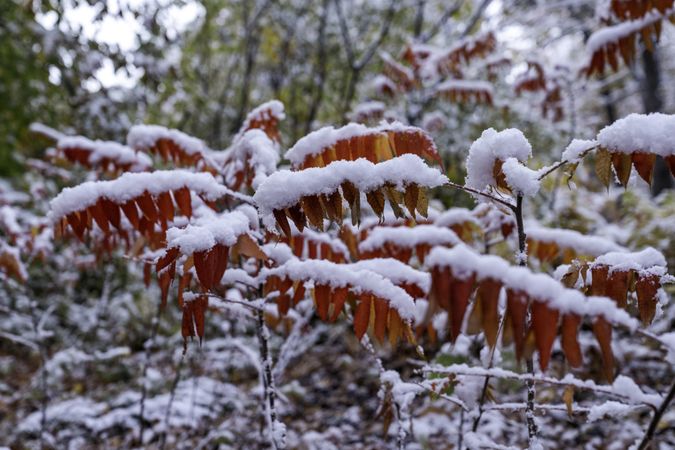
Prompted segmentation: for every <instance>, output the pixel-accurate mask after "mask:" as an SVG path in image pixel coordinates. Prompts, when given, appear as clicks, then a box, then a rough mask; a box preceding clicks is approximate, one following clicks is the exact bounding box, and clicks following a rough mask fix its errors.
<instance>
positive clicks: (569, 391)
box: [563, 384, 574, 418]
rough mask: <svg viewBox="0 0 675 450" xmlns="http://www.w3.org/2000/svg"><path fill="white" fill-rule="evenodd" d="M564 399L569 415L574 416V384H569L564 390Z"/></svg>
mask: <svg viewBox="0 0 675 450" xmlns="http://www.w3.org/2000/svg"><path fill="white" fill-rule="evenodd" d="M563 401H564V402H565V407H566V408H567V416H568V417H570V418H571V417H572V415H573V414H574V409H573V407H572V405H573V404H574V386H573V385H571V384H570V385H567V386H566V387H565V390H564V391H563Z"/></svg>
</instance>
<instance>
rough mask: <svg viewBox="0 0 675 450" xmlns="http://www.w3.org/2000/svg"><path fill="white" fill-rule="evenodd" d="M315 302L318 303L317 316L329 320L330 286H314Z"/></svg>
mask: <svg viewBox="0 0 675 450" xmlns="http://www.w3.org/2000/svg"><path fill="white" fill-rule="evenodd" d="M314 300H315V301H316V314H317V315H318V316H319V317H320V318H321V320H328V308H329V306H330V286H329V285H327V284H317V285H316V286H314Z"/></svg>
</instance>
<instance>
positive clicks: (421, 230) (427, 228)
mask: <svg viewBox="0 0 675 450" xmlns="http://www.w3.org/2000/svg"><path fill="white" fill-rule="evenodd" d="M460 242H461V241H460V239H459V238H458V237H457V235H456V234H455V233H454V232H453V231H452V230H449V229H447V228H441V227H437V226H435V225H417V226H415V227H412V228H410V227H376V228H373V229H372V230H370V232H369V233H368V237H366V239H364V240H363V241H361V242H360V243H359V252H371V251H374V250H377V249H379V248H382V247H384V245H385V244H387V243H390V244H393V245H395V246H397V247H404V248H414V247H415V246H417V245H419V244H427V245H431V246H435V245H448V246H451V245H457V244H459V243H460Z"/></svg>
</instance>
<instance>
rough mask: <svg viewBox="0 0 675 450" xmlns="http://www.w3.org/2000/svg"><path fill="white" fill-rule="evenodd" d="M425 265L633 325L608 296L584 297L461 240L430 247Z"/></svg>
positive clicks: (566, 310) (561, 308) (564, 309)
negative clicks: (495, 281) (449, 246)
mask: <svg viewBox="0 0 675 450" xmlns="http://www.w3.org/2000/svg"><path fill="white" fill-rule="evenodd" d="M425 266H426V267H427V268H433V267H449V268H451V269H452V274H453V276H454V277H456V278H459V279H466V278H468V277H469V276H471V274H475V275H476V278H477V280H483V279H486V278H490V279H493V280H497V281H500V282H501V283H502V284H503V285H504V286H505V287H507V288H509V289H512V290H514V291H521V292H524V293H526V294H527V295H528V296H529V297H530V298H531V299H532V300H534V301H539V302H545V303H546V304H548V305H550V306H551V307H552V308H554V309H556V310H558V311H560V312H561V313H575V314H578V315H581V316H585V315H589V316H598V315H602V316H604V317H605V318H606V319H607V320H609V321H610V322H613V323H618V324H622V325H625V326H626V327H628V328H630V329H631V330H632V329H635V327H637V321H636V320H635V319H633V318H631V317H630V316H629V315H628V313H626V311H624V310H622V309H619V308H617V307H616V304H615V302H614V301H613V300H611V299H609V298H605V297H586V296H585V295H584V294H583V293H581V292H579V291H577V290H574V289H567V288H565V287H564V286H563V285H562V284H561V283H560V282H558V281H557V280H556V279H555V278H553V277H551V276H549V275H547V274H543V273H534V272H532V271H531V270H530V269H528V268H526V267H516V266H511V265H510V264H509V263H508V262H507V261H506V260H504V259H502V258H500V257H498V256H493V255H480V254H478V253H476V252H475V251H474V250H472V249H471V248H469V247H467V246H466V245H463V244H460V245H457V246H455V247H453V248H451V249H447V248H443V247H436V248H434V249H432V250H431V252H430V253H429V255H428V256H427V257H426V259H425Z"/></svg>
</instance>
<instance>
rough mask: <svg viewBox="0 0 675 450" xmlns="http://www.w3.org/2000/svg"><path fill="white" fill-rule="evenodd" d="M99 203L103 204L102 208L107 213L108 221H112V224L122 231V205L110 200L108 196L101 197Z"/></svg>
mask: <svg viewBox="0 0 675 450" xmlns="http://www.w3.org/2000/svg"><path fill="white" fill-rule="evenodd" d="M98 203H99V204H100V205H101V209H103V212H104V213H105V216H106V219H108V222H110V223H111V224H112V226H114V227H115V228H117V229H118V230H119V231H122V225H121V223H120V221H121V214H120V207H119V206H117V204H115V203H114V202H112V201H111V200H108V199H107V198H101V199H99V201H98Z"/></svg>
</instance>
